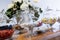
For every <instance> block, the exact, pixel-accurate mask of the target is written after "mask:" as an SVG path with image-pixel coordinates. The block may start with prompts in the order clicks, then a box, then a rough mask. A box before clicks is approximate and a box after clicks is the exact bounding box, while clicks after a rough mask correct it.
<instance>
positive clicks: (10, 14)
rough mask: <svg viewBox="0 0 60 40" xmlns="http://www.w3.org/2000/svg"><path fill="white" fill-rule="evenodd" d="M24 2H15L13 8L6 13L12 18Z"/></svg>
mask: <svg viewBox="0 0 60 40" xmlns="http://www.w3.org/2000/svg"><path fill="white" fill-rule="evenodd" d="M22 3H23V2H21V3H19V2H16V3H14V6H13V7H12V8H9V9H8V10H7V11H6V12H5V14H6V15H7V16H8V17H9V18H12V17H13V15H14V14H16V11H18V10H20V11H21V9H20V6H21V5H22Z"/></svg>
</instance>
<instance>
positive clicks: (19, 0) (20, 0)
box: [13, 0, 22, 3]
mask: <svg viewBox="0 0 60 40" xmlns="http://www.w3.org/2000/svg"><path fill="white" fill-rule="evenodd" d="M17 1H18V2H20V3H21V2H22V0H13V2H17Z"/></svg>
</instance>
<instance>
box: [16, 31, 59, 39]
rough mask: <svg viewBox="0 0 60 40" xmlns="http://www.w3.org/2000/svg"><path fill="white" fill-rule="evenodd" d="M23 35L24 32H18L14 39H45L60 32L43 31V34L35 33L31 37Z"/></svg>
mask: <svg viewBox="0 0 60 40" xmlns="http://www.w3.org/2000/svg"><path fill="white" fill-rule="evenodd" d="M25 35H27V34H26V33H25V34H20V36H19V37H17V39H16V40H46V39H48V38H52V37H55V36H59V35H60V32H56V33H54V32H46V33H43V34H39V35H36V36H33V37H28V38H27V37H25Z"/></svg>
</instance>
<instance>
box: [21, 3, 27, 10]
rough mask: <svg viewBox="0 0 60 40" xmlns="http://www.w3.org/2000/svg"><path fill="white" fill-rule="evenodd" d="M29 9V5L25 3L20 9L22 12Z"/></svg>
mask: <svg viewBox="0 0 60 40" xmlns="http://www.w3.org/2000/svg"><path fill="white" fill-rule="evenodd" d="M27 7H28V4H26V3H23V4H22V5H21V6H20V8H21V9H22V10H25V9H27Z"/></svg>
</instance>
